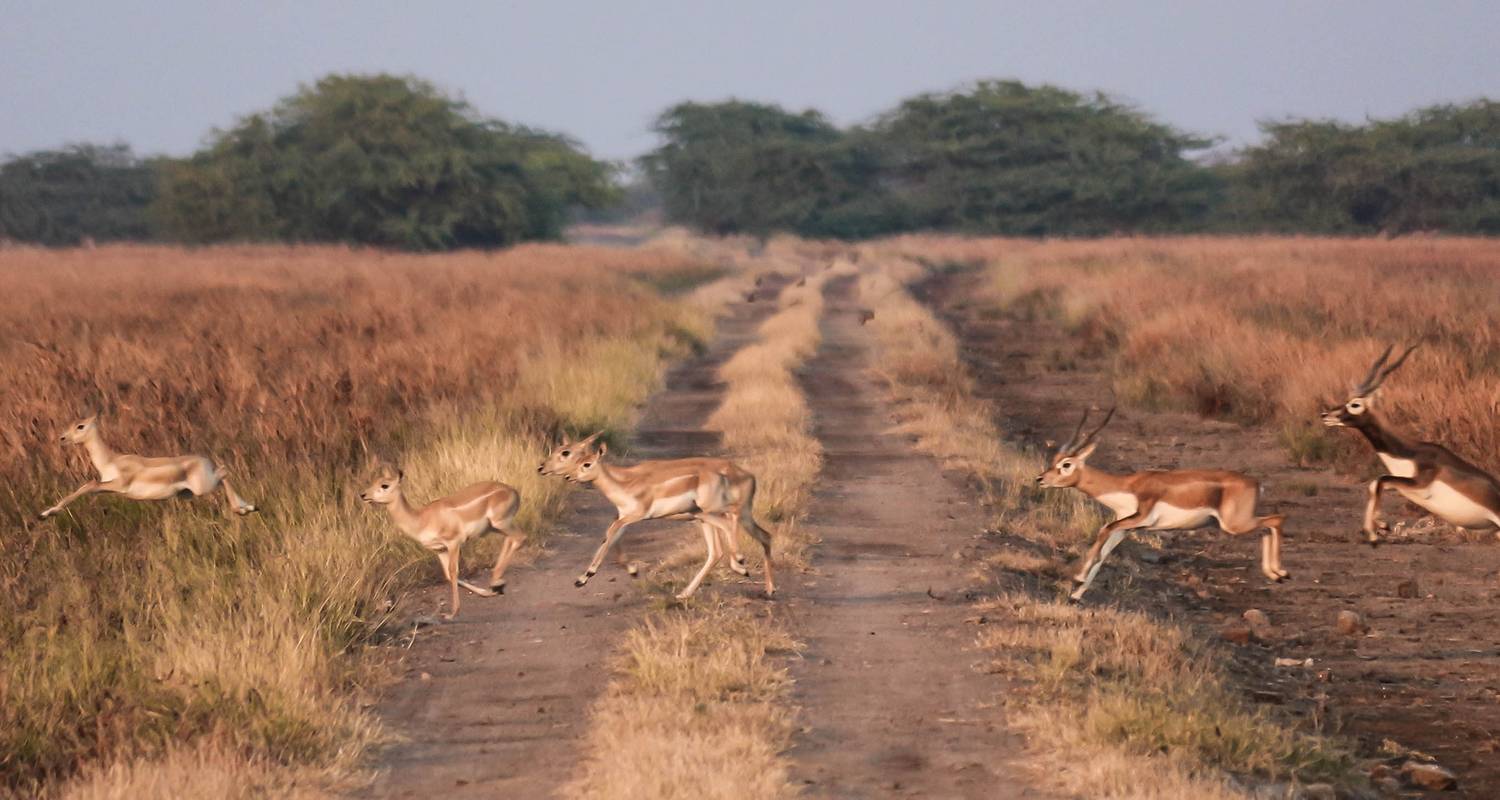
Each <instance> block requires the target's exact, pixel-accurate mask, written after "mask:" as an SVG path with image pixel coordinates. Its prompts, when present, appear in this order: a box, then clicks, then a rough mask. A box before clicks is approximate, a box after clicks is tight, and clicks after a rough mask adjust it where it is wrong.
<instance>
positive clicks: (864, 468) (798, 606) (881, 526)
mask: <svg viewBox="0 0 1500 800" xmlns="http://www.w3.org/2000/svg"><path fill="white" fill-rule="evenodd" d="M849 290H850V281H849V280H848V279H842V280H835V281H832V282H830V283H829V285H828V287H827V290H826V291H825V294H826V296H827V297H828V300H829V303H828V307H827V311H826V312H825V316H824V322H823V335H824V340H823V345H822V347H821V349H820V350H819V353H818V355H817V357H816V358H814V359H813V360H812V361H811V362H809V363H808V364H807V366H806V368H805V369H804V370H803V376H802V381H803V387H804V389H805V391H806V394H807V399H808V403H809V406H810V408H811V409H812V411H813V415H814V424H815V434H816V435H817V437H818V439H819V440H820V441H821V442H822V443H823V446H824V448H825V453H824V456H825V461H824V466H823V472H822V474H821V475H820V476H819V480H818V490H817V492H816V494H815V495H814V498H813V502H812V505H811V508H810V509H809V515H808V518H807V520H806V522H805V523H804V524H805V525H806V526H807V527H808V528H809V529H810V531H811V532H812V533H813V534H814V536H815V537H817V539H818V540H820V542H819V544H818V545H817V546H816V548H815V551H814V556H813V561H812V567H813V569H812V572H811V573H810V574H807V575H802V576H798V577H797V578H795V579H793V580H790V581H788V585H787V591H786V597H787V598H788V599H787V600H786V603H787V606H788V611H789V612H790V614H791V623H792V629H793V632H794V633H795V635H796V636H797V637H798V638H799V639H802V640H803V641H804V642H805V643H806V645H807V650H806V652H805V653H804V657H803V658H802V659H801V660H799V661H797V662H795V664H794V667H793V677H794V678H795V679H796V689H795V692H794V698H795V700H796V703H797V705H798V706H799V707H800V708H801V716H802V723H803V725H804V726H805V728H804V732H803V734H802V735H801V736H800V737H799V738H798V741H797V743H796V745H795V747H794V749H793V751H792V754H791V755H792V758H793V762H794V775H795V777H796V778H797V779H799V780H801V781H803V782H804V783H805V784H807V785H808V787H809V789H810V790H811V792H812V794H813V795H814V796H824V797H849V798H869V797H942V798H950V797H976V798H977V797H985V798H991V797H1037V796H1042V795H1040V794H1036V793H1034V792H1033V791H1032V790H1029V789H1028V788H1027V787H1026V785H1025V782H1026V777H1025V775H1024V774H1023V772H1022V770H1021V769H1020V768H1019V767H1018V765H1017V764H1016V763H1015V762H1016V761H1017V760H1018V759H1019V758H1020V756H1021V745H1022V742H1021V741H1020V740H1019V739H1018V738H1017V737H1015V736H1013V735H1012V734H1010V733H1009V732H1008V731H1007V730H1006V728H1005V715H1004V712H1003V710H1002V709H1001V708H1000V707H999V701H1000V699H1001V694H1002V693H1003V692H1004V690H1005V688H1006V686H1005V684H1004V682H1003V681H1002V680H1001V679H1000V678H999V676H995V675H987V674H984V673H983V672H981V671H980V670H979V669H976V668H975V666H976V664H977V663H979V662H983V661H984V658H983V656H982V655H980V654H979V653H977V652H975V651H974V650H973V648H972V645H973V640H974V634H975V628H974V626H973V625H969V624H966V623H965V622H964V618H965V617H966V616H969V615H970V611H969V607H968V603H967V602H966V601H967V597H966V596H965V594H964V592H965V591H966V589H967V588H968V587H970V586H971V585H972V583H973V581H972V578H971V576H970V575H969V572H968V571H969V566H968V564H967V559H968V558H969V557H971V556H972V555H973V553H974V550H975V548H977V547H982V546H983V544H982V543H981V542H979V541H978V540H979V539H980V538H982V537H981V533H980V532H981V531H982V530H983V528H984V525H985V521H986V518H985V515H984V513H983V511H982V510H981V509H980V508H979V507H978V506H977V505H976V504H975V503H973V502H972V500H971V498H970V497H969V496H968V495H969V493H968V492H966V491H965V490H964V489H963V487H962V486H960V485H957V484H955V483H954V482H953V481H952V480H950V478H948V477H945V476H944V475H943V474H942V473H941V471H940V470H939V469H938V468H937V465H936V464H935V463H933V462H932V461H931V460H930V459H928V458H926V457H925V456H921V455H918V454H916V453H914V452H913V451H912V450H911V449H910V448H909V447H908V446H907V444H906V442H905V440H904V438H902V437H898V436H894V435H890V434H886V433H884V431H885V430H886V428H888V427H889V425H890V422H889V419H890V417H889V414H888V413H887V411H886V408H885V406H884V404H883V403H882V402H881V400H880V397H881V395H882V392H881V390H880V388H879V387H877V386H876V385H875V384H874V383H873V382H872V380H871V378H870V377H869V376H868V375H867V374H866V370H867V368H868V354H867V347H868V334H867V329H865V328H862V327H861V326H860V324H859V320H858V316H857V312H856V310H855V307H854V304H853V303H852V302H851V301H850V299H849ZM939 598H940V599H939Z"/></svg>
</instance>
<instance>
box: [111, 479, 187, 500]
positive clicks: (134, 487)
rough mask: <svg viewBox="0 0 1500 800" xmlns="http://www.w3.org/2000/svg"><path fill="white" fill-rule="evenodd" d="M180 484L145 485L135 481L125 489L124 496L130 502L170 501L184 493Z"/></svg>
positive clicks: (184, 488)
mask: <svg viewBox="0 0 1500 800" xmlns="http://www.w3.org/2000/svg"><path fill="white" fill-rule="evenodd" d="M186 490H187V486H185V485H184V484H181V483H147V482H145V481H135V482H133V483H131V484H130V485H129V486H127V487H126V488H125V493H124V494H125V496H126V497H129V498H130V499H132V500H170V499H172V498H173V497H176V496H177V495H178V494H179V493H181V492H183V491H186Z"/></svg>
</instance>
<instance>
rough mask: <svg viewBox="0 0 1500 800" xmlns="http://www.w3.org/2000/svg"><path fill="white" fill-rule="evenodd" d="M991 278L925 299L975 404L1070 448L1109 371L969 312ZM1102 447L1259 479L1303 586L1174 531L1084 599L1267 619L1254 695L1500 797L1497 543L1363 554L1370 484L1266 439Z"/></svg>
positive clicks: (1185, 614)
mask: <svg viewBox="0 0 1500 800" xmlns="http://www.w3.org/2000/svg"><path fill="white" fill-rule="evenodd" d="M984 279H985V275H984V274H982V273H973V272H961V273H950V274H946V275H941V276H938V277H937V278H936V279H934V280H932V281H930V282H929V283H928V284H927V285H926V286H924V287H923V294H924V295H925V297H924V299H925V300H926V301H927V302H928V303H929V304H930V305H932V306H933V307H934V309H935V310H936V311H938V312H939V313H940V314H941V315H942V316H944V317H945V318H946V319H947V320H948V322H949V323H950V324H951V325H952V326H953V327H954V329H955V330H956V331H958V332H959V333H960V334H961V339H960V340H961V341H962V342H963V346H964V352H963V355H964V357H965V359H966V360H967V361H968V363H969V365H970V366H971V368H972V369H973V371H974V374H975V377H976V378H977V380H978V387H977V388H978V392H979V393H980V394H981V395H982V396H984V397H986V398H989V399H991V400H994V401H995V403H996V405H997V407H998V408H999V409H1000V410H1001V413H1003V414H1004V415H1005V420H1004V429H1005V431H1006V432H1007V433H1008V434H1009V435H1011V436H1014V437H1016V438H1017V439H1019V440H1021V441H1023V442H1026V443H1028V444H1033V445H1035V444H1038V443H1039V442H1040V441H1041V440H1043V439H1046V438H1061V437H1062V436H1065V435H1067V432H1068V426H1069V425H1071V424H1072V423H1073V422H1074V421H1075V420H1076V419H1077V416H1076V415H1077V414H1078V413H1079V409H1080V408H1083V407H1085V406H1086V405H1087V404H1088V403H1090V402H1098V401H1100V400H1102V399H1103V398H1107V397H1108V396H1109V375H1108V368H1109V364H1108V363H1107V360H1106V358H1105V357H1103V356H1100V355H1097V354H1081V353H1074V352H1069V348H1070V344H1071V343H1070V341H1069V340H1068V337H1067V334H1066V333H1065V332H1063V331H1062V330H1060V329H1059V328H1058V327H1057V326H1055V325H1053V324H1051V323H1048V322H1046V321H1044V320H1024V321H1023V320H1017V319H1011V318H1009V317H1007V316H1004V315H1001V316H996V315H995V314H993V313H990V310H989V309H986V308H983V307H981V306H980V305H978V304H974V303H971V302H969V301H968V298H972V297H974V296H976V295H977V294H979V292H978V291H977V289H978V287H977V282H979V281H982V280H984ZM1065 354H1066V355H1065ZM1059 363H1064V364H1066V368H1058V367H1057V366H1056V365H1058V364H1059ZM1101 442H1102V444H1101V446H1100V449H1099V453H1098V455H1096V456H1095V457H1094V461H1095V462H1097V466H1099V467H1103V468H1105V469H1110V470H1117V471H1124V470H1128V469H1147V468H1157V469H1174V468H1179V467H1217V466H1232V467H1233V468H1235V469H1240V470H1243V471H1245V472H1247V473H1248V474H1250V475H1252V476H1255V477H1256V478H1259V479H1260V480H1261V481H1262V484H1263V486H1264V490H1265V500H1264V503H1263V505H1264V507H1265V508H1267V509H1274V510H1275V511H1277V512H1281V513H1285V514H1287V515H1288V522H1287V539H1286V544H1285V549H1284V554H1283V555H1284V559H1285V564H1286V567H1287V569H1289V570H1291V572H1292V577H1293V579H1292V580H1291V581H1288V582H1287V583H1284V584H1279V585H1274V586H1273V585H1270V584H1267V583H1266V582H1265V581H1264V580H1262V579H1261V578H1260V576H1259V574H1258V572H1257V570H1256V568H1255V563H1256V559H1257V558H1258V552H1259V547H1258V545H1259V542H1258V540H1257V539H1256V538H1255V537H1250V536H1245V537H1230V536H1225V535H1223V534H1220V533H1217V532H1207V531H1205V532H1193V533H1185V534H1176V535H1167V536H1164V537H1163V538H1164V540H1165V544H1164V549H1163V551H1162V552H1160V553H1156V552H1154V551H1151V550H1150V549H1149V548H1147V547H1146V546H1144V545H1142V544H1139V543H1137V542H1132V541H1131V540H1130V539H1127V540H1126V543H1125V544H1122V545H1121V547H1120V550H1119V551H1118V552H1117V553H1116V555H1115V557H1114V558H1113V559H1111V561H1110V562H1109V563H1108V564H1106V566H1105V568H1104V570H1103V571H1102V572H1100V574H1099V582H1098V583H1096V584H1095V587H1094V589H1093V590H1091V598H1092V599H1091V600H1090V602H1096V603H1101V604H1104V603H1115V602H1119V603H1124V604H1127V605H1134V606H1137V607H1142V608H1147V609H1149V610H1152V611H1155V612H1158V613H1168V614H1172V615H1173V616H1178V617H1179V618H1186V619H1187V620H1189V621H1191V622H1193V623H1195V624H1197V625H1199V626H1201V628H1202V629H1203V630H1204V632H1205V635H1210V636H1216V631H1217V630H1218V628H1219V627H1220V626H1222V625H1225V624H1226V623H1231V622H1236V621H1238V620H1239V619H1240V618H1241V615H1242V614H1243V613H1244V612H1245V611H1246V610H1247V609H1249V608H1258V609H1260V610H1261V611H1263V612H1265V613H1266V614H1268V615H1269V617H1270V619H1271V622H1272V623H1273V624H1274V625H1275V626H1276V629H1275V636H1274V637H1273V639H1272V641H1269V642H1256V643H1250V644H1245V645H1240V646H1236V647H1234V648H1233V652H1234V655H1235V667H1236V671H1237V672H1238V673H1239V675H1240V677H1241V679H1242V680H1241V683H1242V684H1243V685H1244V686H1245V687H1246V688H1247V689H1249V690H1252V691H1253V692H1254V694H1253V695H1252V696H1253V697H1255V699H1257V700H1258V701H1261V702H1269V703H1274V704H1276V705H1277V706H1278V707H1280V708H1281V709H1282V710H1283V711H1284V712H1286V713H1288V714H1290V715H1291V716H1293V717H1295V718H1301V719H1302V720H1303V721H1304V724H1306V725H1307V726H1308V727H1316V726H1317V723H1318V722H1322V723H1323V728H1324V729H1325V730H1333V731H1336V732H1339V733H1343V734H1345V735H1348V736H1351V737H1353V738H1354V739H1356V740H1357V741H1358V742H1359V743H1360V745H1361V749H1362V750H1363V753H1364V754H1365V755H1369V756H1377V755H1380V754H1381V753H1380V751H1381V748H1382V745H1383V743H1384V742H1385V741H1386V740H1387V739H1390V740H1393V741H1395V742H1396V743H1398V744H1400V745H1402V746H1404V747H1407V748H1413V749H1415V750H1419V751H1422V752H1425V753H1429V754H1432V755H1433V756H1435V757H1436V758H1437V759H1438V761H1439V762H1440V763H1442V764H1443V765H1445V766H1447V767H1448V768H1450V769H1452V770H1454V771H1455V772H1457V773H1458V775H1459V791H1458V792H1456V793H1445V794H1444V795H1443V796H1445V797H1456V796H1466V797H1476V798H1478V797H1485V798H1492V797H1500V756H1497V753H1500V645H1497V644H1496V641H1497V640H1500V628H1497V625H1496V622H1495V620H1496V613H1495V609H1496V602H1497V601H1500V580H1497V579H1500V547H1497V546H1496V545H1495V543H1494V542H1493V541H1492V539H1491V538H1490V537H1489V536H1488V535H1468V536H1464V535H1457V534H1454V533H1452V532H1448V533H1443V532H1439V531H1433V532H1430V533H1426V534H1422V535H1421V537H1420V538H1418V537H1414V538H1412V539H1410V540H1408V541H1399V540H1398V541H1393V542H1391V543H1390V544H1388V545H1385V546H1382V547H1380V548H1379V549H1377V550H1371V549H1370V548H1368V547H1366V546H1364V545H1361V544H1357V543H1356V541H1355V539H1356V529H1357V528H1358V526H1359V520H1360V515H1361V513H1362V511H1363V508H1364V484H1363V481H1360V480H1357V479H1355V478H1354V477H1352V476H1345V475H1339V474H1338V473H1336V472H1334V471H1333V470H1331V469H1328V468H1324V467H1316V468H1311V469H1304V468H1301V467H1298V466H1297V465H1295V464H1293V463H1291V461H1290V459H1289V458H1288V456H1287V454H1286V449H1285V448H1284V447H1283V446H1282V445H1281V444H1280V443H1279V442H1278V441H1277V436H1276V433H1275V431H1273V430H1269V429H1268V428H1264V427H1262V428H1255V427H1252V428H1245V427H1241V426H1239V425H1233V424H1228V423H1224V422H1218V421H1214V420H1208V419H1204V418H1202V417H1199V416H1197V415H1194V414H1185V413H1172V412H1163V413H1152V412H1147V411H1142V410H1140V409H1125V410H1123V411H1122V412H1121V413H1120V414H1119V415H1117V416H1116V418H1115V420H1114V422H1112V423H1111V425H1110V428H1109V430H1108V431H1107V432H1106V434H1105V435H1104V437H1103V439H1102V440H1101ZM1370 461H1371V468H1372V469H1373V462H1374V459H1373V457H1372V458H1371V459H1370ZM1391 494H1394V493H1391ZM1383 508H1384V509H1385V514H1386V515H1387V519H1388V520H1389V521H1390V522H1391V523H1392V524H1395V522H1396V521H1398V520H1405V521H1407V522H1413V521H1416V520H1418V519H1419V518H1420V515H1419V514H1416V513H1414V512H1413V507H1411V506H1409V505H1407V504H1405V503H1403V502H1399V501H1398V499H1397V498H1395V497H1387V498H1386V500H1385V502H1384V503H1383ZM1142 556H1149V557H1150V558H1151V559H1152V560H1153V561H1155V562H1156V563H1154V564H1145V563H1143V561H1142ZM1200 581H1201V583H1200ZM1408 582H1411V583H1408ZM1403 585H1405V588H1404V589H1403ZM1343 610H1352V611H1355V612H1358V613H1359V614H1360V615H1361V616H1362V617H1363V618H1364V620H1365V622H1366V623H1367V624H1368V625H1369V627H1370V630H1369V632H1368V633H1367V634H1365V635H1363V636H1357V637H1350V636H1346V635H1343V634H1341V633H1340V632H1339V631H1338V630H1337V628H1336V620H1337V617H1338V613H1339V612H1340V611H1343ZM1276 658H1291V659H1296V660H1299V661H1300V660H1302V659H1307V658H1311V659H1312V660H1313V663H1314V664H1315V665H1316V667H1317V668H1316V669H1310V670H1309V669H1286V668H1277V667H1275V666H1274V661H1275V659H1276ZM1320 673H1323V674H1326V675H1328V676H1329V679H1328V681H1327V682H1323V681H1320V680H1318V678H1317V676H1318V675H1319V674H1320Z"/></svg>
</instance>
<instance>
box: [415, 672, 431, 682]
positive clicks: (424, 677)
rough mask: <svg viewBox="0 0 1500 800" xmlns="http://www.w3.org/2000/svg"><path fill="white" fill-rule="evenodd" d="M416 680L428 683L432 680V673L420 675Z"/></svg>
mask: <svg viewBox="0 0 1500 800" xmlns="http://www.w3.org/2000/svg"><path fill="white" fill-rule="evenodd" d="M417 680H421V681H430V680H432V673H431V672H424V673H422V674H421V675H418V676H417Z"/></svg>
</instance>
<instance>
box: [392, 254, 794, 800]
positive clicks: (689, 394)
mask: <svg viewBox="0 0 1500 800" xmlns="http://www.w3.org/2000/svg"><path fill="white" fill-rule="evenodd" d="M773 288H775V287H774V285H773V283H768V285H767V286H766V287H763V289H762V294H765V293H766V292H767V291H768V290H772V289H773ZM774 310H775V303H774V302H768V301H766V300H765V299H762V300H760V301H759V302H755V303H739V304H736V306H735V307H734V308H733V309H732V314H731V315H730V316H728V317H726V318H725V319H724V320H723V321H721V323H720V325H719V330H718V336H717V337H716V339H715V341H714V342H713V344H712V346H711V348H710V349H709V351H708V352H707V353H705V354H704V355H702V356H700V357H698V358H693V359H690V360H688V361H687V362H685V363H683V364H681V365H679V366H678V367H677V368H675V369H673V370H672V371H671V372H670V373H669V375H668V376H667V380H666V385H665V387H664V388H663V390H662V391H661V392H658V393H657V394H656V395H655V396H653V397H652V399H651V401H650V403H649V404H648V406H647V408H646V409H645V412H644V416H643V418H642V420H641V422H640V425H639V426H638V428H637V431H636V434H635V440H636V441H637V442H638V443H639V444H638V445H637V446H635V447H633V448H631V452H630V453H628V454H627V457H628V458H630V459H637V458H679V457H684V456H690V455H702V454H704V453H711V452H715V451H716V450H717V448H718V436H717V434H713V433H708V432H705V431H703V430H702V429H701V428H702V424H703V422H704V420H705V419H707V417H708V415H709V413H710V412H712V411H713V410H714V409H715V408H717V407H718V404H719V399H720V393H721V390H722V387H721V386H720V384H719V383H718V378H717V370H718V367H719V365H720V364H722V363H723V362H724V361H725V360H726V359H727V358H728V357H729V356H730V355H732V354H733V353H734V352H735V351H736V350H738V349H739V348H740V347H742V346H744V345H745V344H747V343H749V342H751V341H753V340H754V338H755V329H756V327H757V326H758V325H759V323H760V321H761V320H762V319H764V318H765V317H766V316H768V315H769V314H770V313H771V312H772V311H774ZM571 502H572V503H573V508H572V510H571V511H570V512H569V513H568V514H567V515H566V516H565V517H564V518H563V519H562V520H561V522H560V523H559V524H558V526H557V532H556V533H555V534H554V535H553V536H552V537H551V538H550V539H549V541H548V542H547V546H546V549H545V551H544V552H543V553H541V554H540V555H539V557H538V558H537V559H536V561H535V563H534V565H532V566H529V567H520V568H516V569H514V570H512V572H511V573H509V574H507V576H506V577H507V579H508V583H509V585H508V588H507V594H506V595H504V596H503V597H497V598H479V597H473V596H470V597H468V598H467V599H465V601H464V604H463V613H462V615H461V616H460V617H459V618H458V619H457V620H455V621H453V622H448V623H444V624H441V625H437V626H434V627H429V628H423V629H421V630H420V631H419V632H418V633H417V637H416V641H415V643H414V645H413V646H412V647H411V649H410V651H409V653H408V654H407V655H406V657H405V662H404V664H403V667H404V677H403V679H402V680H401V681H400V682H399V683H398V684H397V685H396V686H394V687H392V688H391V689H390V690H389V692H388V693H387V694H386V696H385V697H384V699H383V700H382V702H381V703H380V705H379V707H378V709H377V710H378V711H379V714H380V716H381V718H382V719H383V720H384V722H385V723H386V724H387V725H388V726H389V727H390V728H391V729H392V730H394V731H395V732H396V733H397V734H399V735H401V736H402V737H404V738H405V739H406V741H404V742H402V743H399V744H397V745H394V746H392V747H389V748H388V749H386V750H385V751H384V752H383V753H382V754H381V756H380V759H379V765H380V774H379V777H378V779H377V782H376V784H375V786H374V787H373V792H372V793H373V794H374V796H377V797H396V798H408V797H419V798H434V797H442V798H454V797H459V798H461V797H486V798H490V797H515V798H542V797H548V796H551V795H553V794H554V793H555V792H556V790H557V789H558V788H559V787H561V786H562V785H563V784H564V783H566V782H567V781H568V780H569V779H571V778H572V777H573V775H574V771H575V769H576V767H577V764H578V759H579V749H578V743H579V739H580V737H581V736H582V734H583V731H584V729H585V726H586V725H587V722H588V710H589V706H590V704H591V703H592V702H593V701H594V699H595V698H596V697H598V696H599V693H600V692H601V691H603V689H604V686H605V684H606V682H607V680H608V677H609V669H608V665H607V663H606V662H607V659H608V657H609V655H610V653H611V652H612V651H613V649H614V647H615V646H616V645H617V644H618V643H619V641H620V639H621V635H622V634H623V633H624V632H625V630H626V629H627V628H628V626H629V624H630V623H631V622H632V621H633V620H635V619H637V618H638V617H639V615H640V613H641V612H642V610H643V607H644V600H643V597H644V596H643V594H642V593H641V592H638V591H635V590H634V589H633V587H632V586H631V585H630V579H629V578H628V577H626V575H625V573H624V572H623V571H622V570H620V569H618V567H616V566H615V565H614V564H613V561H612V560H611V561H610V562H606V566H605V569H604V570H603V571H601V572H600V574H599V576H598V577H597V578H595V579H594V580H593V581H592V582H590V583H589V584H588V586H586V587H585V588H583V589H575V588H574V587H573V579H574V578H575V577H577V575H578V573H579V572H580V571H582V569H583V567H585V566H587V564H588V561H589V559H590V558H591V557H592V555H593V552H594V548H596V547H597V546H598V544H599V539H600V535H601V534H602V533H603V532H604V529H605V528H606V527H607V526H608V524H609V522H610V521H611V520H612V519H613V518H614V508H613V507H612V506H610V505H609V504H608V503H607V502H606V501H605V500H603V498H602V497H600V496H599V495H598V493H596V492H592V491H587V492H577V493H575V494H574V498H573V500H572V501H571ZM685 535H691V536H696V535H697V534H696V533H695V532H691V530H690V528H688V527H686V526H685V524H684V523H680V522H679V523H670V522H666V523H663V522H658V523H642V524H639V525H636V526H634V527H632V528H631V531H630V534H629V535H628V536H627V537H626V538H625V539H624V540H623V541H622V544H624V545H626V546H628V548H629V552H630V554H631V556H632V558H638V559H644V560H648V561H649V560H653V559H656V558H658V557H660V556H661V555H662V554H664V553H665V552H667V551H668V550H670V549H671V548H672V547H674V546H675V545H677V544H678V543H680V541H681V539H682V537H683V536H685ZM470 563H471V565H473V564H474V562H472V561H471V562H470ZM482 566H483V565H476V566H474V567H473V568H474V569H478V568H479V567H482ZM434 572H436V569H435V568H434ZM446 591H447V590H446V588H442V587H434V588H433V589H431V590H430V591H428V592H426V593H424V594H423V595H422V596H420V597H419V598H417V599H416V601H415V602H414V603H413V605H414V606H415V607H419V608H425V609H432V608H435V607H436V606H437V604H438V600H439V599H440V598H442V597H445V596H446ZM423 676H426V677H423ZM362 796H363V795H362Z"/></svg>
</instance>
